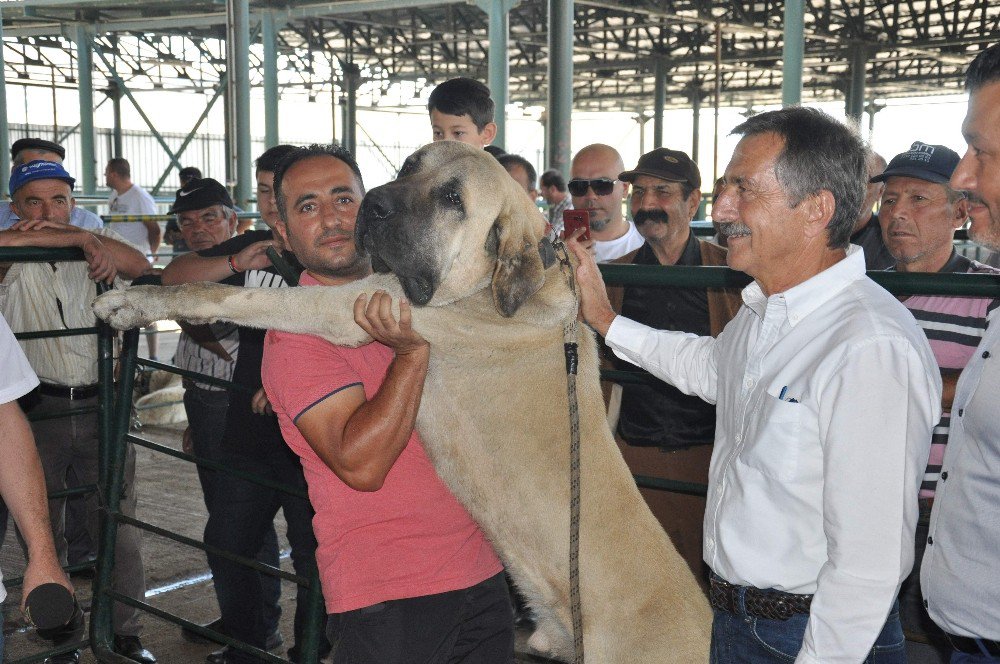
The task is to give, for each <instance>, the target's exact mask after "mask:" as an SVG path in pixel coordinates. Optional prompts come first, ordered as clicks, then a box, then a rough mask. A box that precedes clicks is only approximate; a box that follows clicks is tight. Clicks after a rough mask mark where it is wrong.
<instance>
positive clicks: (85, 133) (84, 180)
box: [4, 24, 120, 196]
mask: <svg viewBox="0 0 1000 664" xmlns="http://www.w3.org/2000/svg"><path fill="white" fill-rule="evenodd" d="M90 49H91V45H90V35H88V34H87V29H86V27H84V25H83V24H79V25H77V26H76V63H77V73H76V82H77V86H78V90H79V96H80V173H79V178H80V184H81V189H82V191H83V193H84V194H85V195H88V196H90V195H93V194H94V191H95V188H96V186H97V181H96V180H95V178H94V78H93V63H92V54H91V52H90ZM119 131H120V130H119ZM4 145H6V143H4Z"/></svg>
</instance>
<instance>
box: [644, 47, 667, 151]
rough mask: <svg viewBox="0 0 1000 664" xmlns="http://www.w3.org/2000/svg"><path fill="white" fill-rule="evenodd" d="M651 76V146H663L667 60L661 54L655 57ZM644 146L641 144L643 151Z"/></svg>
mask: <svg viewBox="0 0 1000 664" xmlns="http://www.w3.org/2000/svg"><path fill="white" fill-rule="evenodd" d="M653 76H654V78H653V148H654V149H655V148H661V147H663V110H664V108H666V106H667V84H666V83H667V62H666V60H665V59H664V58H663V56H662V55H661V56H658V57H657V58H656V68H655V69H654V75H653ZM645 150H646V146H645V145H643V146H642V151H643V152H645Z"/></svg>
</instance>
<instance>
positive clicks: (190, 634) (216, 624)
mask: <svg viewBox="0 0 1000 664" xmlns="http://www.w3.org/2000/svg"><path fill="white" fill-rule="evenodd" d="M202 627H204V628H205V629H210V630H212V631H213V632H219V633H220V634H221V633H222V618H216V619H215V620H213V621H212V622H210V623H205V624H204V625H202ZM181 638H182V639H184V640H185V641H187V642H188V643H220V642H219V641H215V640H214V639H210V638H208V637H207V636H202V635H201V634H198V633H197V632H195V631H193V630H190V629H188V628H187V627H181Z"/></svg>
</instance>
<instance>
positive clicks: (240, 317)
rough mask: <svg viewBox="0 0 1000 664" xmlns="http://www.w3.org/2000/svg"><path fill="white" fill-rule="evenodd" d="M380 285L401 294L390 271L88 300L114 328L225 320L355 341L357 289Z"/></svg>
mask: <svg viewBox="0 0 1000 664" xmlns="http://www.w3.org/2000/svg"><path fill="white" fill-rule="evenodd" d="M380 289H381V290H385V291H388V292H389V293H390V294H392V295H393V297H394V298H397V299H398V297H399V296H400V295H402V290H401V289H400V287H399V282H398V281H397V280H396V278H395V277H393V276H392V275H373V276H371V277H368V278H366V279H361V280H359V281H355V282H352V283H350V284H345V285H343V286H328V287H306V288H240V287H236V286H223V285H221V284H215V283H208V282H205V283H194V284H184V285H183V286H133V287H131V288H126V289H122V290H113V291H109V292H107V293H105V294H104V295H101V296H100V297H98V298H97V299H96V300H95V301H94V312H95V313H96V314H97V315H98V317H100V318H101V319H103V320H106V321H107V322H108V323H110V324H111V325H112V326H113V327H116V328H118V329H120V330H127V329H130V328H133V327H139V326H142V325H148V324H149V323H151V322H153V321H156V320H185V321H189V322H192V323H210V322H214V321H229V322H232V323H236V324H237V325H245V326H247V327H256V328H262V329H273V330H281V331H285V332H295V333H299V334H313V335H316V336H320V337H323V338H324V339H328V340H329V341H331V342H333V343H335V344H338V345H343V346H359V345H361V344H363V343H367V342H368V341H370V340H371V338H370V337H369V336H368V335H367V334H366V333H365V332H364V330H362V329H361V328H360V327H358V325H357V324H356V323H355V322H354V301H355V300H356V299H357V298H358V296H359V295H360V294H362V293H369V294H370V293H372V292H374V291H376V290H380Z"/></svg>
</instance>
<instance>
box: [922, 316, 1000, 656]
mask: <svg viewBox="0 0 1000 664" xmlns="http://www.w3.org/2000/svg"><path fill="white" fill-rule="evenodd" d="M998 362H1000V309H996V310H994V311H993V314H992V315H991V316H990V317H989V319H988V326H987V328H986V335H985V336H984V337H983V340H982V341H981V342H980V343H979V348H978V349H977V352H976V354H975V355H973V356H972V359H970V360H969V363H968V364H967V365H966V367H965V369H964V370H963V371H962V375H961V376H960V377H959V379H958V385H957V386H956V387H955V401H954V402H953V405H952V409H951V431H950V432H949V434H948V446H947V447H946V448H945V452H944V463H943V464H942V466H941V476H940V479H939V480H938V484H937V489H936V492H935V495H934V509H933V510H932V511H931V527H930V540H929V541H928V544H927V550H926V552H925V553H924V564H923V567H922V569H921V570H920V586H921V588H922V589H923V592H924V598H925V599H926V600H927V611H928V613H930V616H931V618H933V619H934V622H936V623H937V624H938V625H940V626H941V628H942V629H944V630H945V631H946V632H949V633H951V634H957V635H959V636H969V637H977V638H983V639H990V640H992V641H1000V416H998V415H997V405H998V400H1000V365H998V364H997V363H998Z"/></svg>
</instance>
